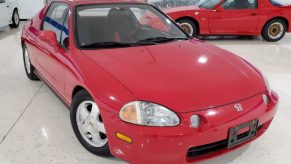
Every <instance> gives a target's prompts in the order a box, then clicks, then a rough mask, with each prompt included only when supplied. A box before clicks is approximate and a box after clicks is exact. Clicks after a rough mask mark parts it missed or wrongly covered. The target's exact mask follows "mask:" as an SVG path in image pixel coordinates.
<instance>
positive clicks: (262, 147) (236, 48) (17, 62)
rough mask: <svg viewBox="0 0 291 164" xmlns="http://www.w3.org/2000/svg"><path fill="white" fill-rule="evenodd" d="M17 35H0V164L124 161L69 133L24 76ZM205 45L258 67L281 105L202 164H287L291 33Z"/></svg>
mask: <svg viewBox="0 0 291 164" xmlns="http://www.w3.org/2000/svg"><path fill="white" fill-rule="evenodd" d="M20 33H21V29H20V28H19V29H13V30H9V29H4V31H2V32H0V163H1V164H2V163H3V164H6V163H7V164H10V163H17V164H18V163H29V164H33V163H37V164H39V163H70V164H71V163H86V164H87V163H98V164H99V163H100V164H106V163H108V164H109V163H110V164H111V163H124V162H122V161H120V160H118V159H115V158H110V159H106V158H100V157H97V156H94V155H92V154H90V153H89V152H87V151H86V150H85V149H84V148H83V147H82V146H81V145H80V144H79V143H78V141H77V139H76V137H75V136H74V134H73V131H72V128H71V125H70V119H69V111H68V110H67V109H66V108H65V107H64V105H63V104H62V103H61V102H60V101H59V100H58V99H57V98H56V97H55V95H54V94H53V93H52V92H51V91H49V90H48V88H47V87H46V86H45V85H43V84H42V82H31V81H29V80H28V79H27V78H26V76H25V73H24V69H23V64H22V56H21V47H20ZM207 41H208V42H211V43H213V44H216V45H218V46H220V47H222V48H225V49H227V50H229V51H232V52H234V53H236V54H238V55H239V56H241V57H243V58H245V59H246V60H248V61H250V62H251V63H253V64H254V65H256V66H257V67H259V68H260V69H261V70H262V71H263V72H264V73H265V74H266V75H267V76H268V77H269V80H270V82H271V84H272V87H273V88H274V89H275V90H276V91H278V93H279V94H280V97H281V102H280V109H279V112H278V114H277V117H276V118H275V120H274V122H273V124H272V126H271V127H270V129H269V131H268V132H267V133H266V134H265V135H264V136H263V137H261V138H260V139H258V140H257V141H255V142H254V143H252V144H251V145H249V146H246V147H244V148H241V149H239V150H237V151H235V152H232V153H230V154H227V155H224V156H221V157H218V158H215V159H212V160H210V161H208V162H206V163H215V164H220V163H221V164H224V163H235V164H239V163H256V164H257V163H279V164H283V163H290V161H291V154H290V152H291V140H290V138H291V128H290V126H291V35H287V36H286V37H285V39H283V40H282V41H280V42H278V43H267V42H265V41H262V40H261V39H260V38H253V39H237V38H215V39H213V38H208V39H207ZM2 138H3V139H2Z"/></svg>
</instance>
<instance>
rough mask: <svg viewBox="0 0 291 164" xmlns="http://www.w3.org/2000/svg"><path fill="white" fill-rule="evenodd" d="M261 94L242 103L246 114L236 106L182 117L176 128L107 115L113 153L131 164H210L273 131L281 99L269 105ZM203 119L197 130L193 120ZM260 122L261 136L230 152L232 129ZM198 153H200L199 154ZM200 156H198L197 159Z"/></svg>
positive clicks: (109, 138) (258, 133)
mask: <svg viewBox="0 0 291 164" xmlns="http://www.w3.org/2000/svg"><path fill="white" fill-rule="evenodd" d="M262 95H263V94H259V95H257V96H254V97H252V98H249V99H247V100H243V101H241V102H239V103H240V104H241V105H242V106H243V107H244V110H243V111H241V112H238V111H236V110H234V107H233V105H234V104H230V105H226V106H222V107H218V108H213V109H208V110H202V111H197V112H191V113H179V114H178V115H179V117H180V118H181V124H180V125H179V126H176V127H144V126H137V125H132V124H128V123H125V122H123V121H121V120H120V119H119V117H118V116H117V115H115V114H112V113H109V112H103V113H102V115H103V117H104V124H105V126H106V131H107V137H108V140H109V145H110V150H111V153H112V154H113V155H114V156H116V157H118V158H121V159H123V160H125V161H128V162H130V163H141V164H143V163H145V164H147V163H151V164H155V163H167V164H172V163H173V164H181V163H193V162H198V161H203V160H207V159H209V158H212V157H215V156H218V155H221V154H224V153H227V152H229V151H232V150H234V149H237V148H238V147H241V146H243V145H245V144H247V143H249V142H251V141H253V140H255V139H256V138H258V137H259V136H261V135H262V134H263V133H264V132H265V131H266V130H267V129H268V127H269V125H270V123H271V122H272V120H273V118H274V115H275V113H276V111H277V104H278V95H277V94H276V93H275V92H273V93H272V95H271V96H270V97H269V98H270V101H269V103H268V104H265V103H264V101H263V99H262ZM192 115H199V116H200V117H201V125H200V127H199V128H197V129H194V128H191V126H190V117H191V116H192ZM252 120H258V121H259V123H258V127H259V128H258V132H257V135H256V136H255V137H254V138H252V139H251V140H248V141H246V142H244V143H242V144H240V145H237V146H234V147H232V148H228V145H227V142H228V135H229V134H228V133H229V129H230V128H232V127H235V126H238V125H240V124H243V123H246V122H249V121H252ZM116 133H122V134H125V135H127V136H129V137H131V138H132V139H133V143H131V144H130V143H127V142H125V141H122V140H120V139H118V138H117V137H116V136H115V134H116ZM197 150H198V151H197ZM197 152H198V155H197Z"/></svg>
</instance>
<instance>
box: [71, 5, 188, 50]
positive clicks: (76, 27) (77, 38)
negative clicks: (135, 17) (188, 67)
mask: <svg viewBox="0 0 291 164" xmlns="http://www.w3.org/2000/svg"><path fill="white" fill-rule="evenodd" d="M124 4H126V5H145V6H151V7H152V8H154V9H155V10H157V11H158V12H159V13H160V14H161V15H163V16H165V17H166V18H168V19H169V20H170V21H171V22H172V23H173V24H174V25H175V26H176V27H177V28H178V29H180V30H181V32H182V33H183V34H185V36H186V38H188V40H189V39H191V38H192V37H191V36H190V35H189V34H188V33H186V32H185V31H184V30H183V29H182V28H181V27H180V26H179V25H178V24H177V23H176V22H175V21H174V20H173V19H172V18H170V17H169V16H168V15H166V14H165V13H164V12H162V11H161V10H160V9H159V8H157V7H156V6H154V5H152V4H148V3H138V2H136V3H101V4H100V3H90V4H80V5H76V6H75V8H74V9H73V12H74V13H73V14H72V15H73V21H72V25H73V29H74V30H73V31H74V42H75V47H76V48H77V49H80V50H86V49H88V48H81V45H80V43H79V35H78V26H77V25H76V23H77V12H78V7H83V6H103V5H124ZM160 44H162V43H160ZM140 46H145V45H136V46H132V47H140ZM149 46H150V45H149ZM116 48H125V47H116ZM127 48H128V47H127ZM94 49H108V48H94Z"/></svg>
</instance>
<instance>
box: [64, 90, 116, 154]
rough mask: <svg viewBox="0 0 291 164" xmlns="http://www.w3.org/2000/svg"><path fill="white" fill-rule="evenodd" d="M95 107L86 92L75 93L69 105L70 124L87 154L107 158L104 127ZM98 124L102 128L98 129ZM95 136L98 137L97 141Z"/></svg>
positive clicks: (107, 147) (107, 146) (107, 151)
mask: <svg viewBox="0 0 291 164" xmlns="http://www.w3.org/2000/svg"><path fill="white" fill-rule="evenodd" d="M95 105H96V103H95V102H94V100H93V99H92V97H91V96H90V95H89V94H88V93H87V92H86V91H84V90H81V91H79V92H77V93H76V94H75V95H74V97H73V101H72V105H71V114H70V117H71V124H72V127H73V130H74V133H75V135H76V137H77V138H78V140H79V142H80V143H81V144H82V145H83V146H84V147H85V148H86V149H87V150H88V151H89V152H91V153H93V154H95V155H98V156H102V157H108V156H111V153H110V149H109V145H108V140H107V136H106V132H105V127H104V124H103V121H102V118H101V114H100V111H99V109H98V106H97V105H96V106H95ZM93 111H95V112H93ZM100 123H101V124H103V128H100V127H101V126H100ZM95 125H96V126H95ZM101 129H103V130H101ZM101 131H102V132H101ZM97 135H99V140H98V137H96V136H97ZM94 138H95V139H94ZM96 140H97V141H96Z"/></svg>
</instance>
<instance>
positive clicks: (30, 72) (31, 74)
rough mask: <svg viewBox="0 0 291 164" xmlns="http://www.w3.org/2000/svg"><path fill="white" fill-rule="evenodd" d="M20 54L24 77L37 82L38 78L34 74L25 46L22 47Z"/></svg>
mask: <svg viewBox="0 0 291 164" xmlns="http://www.w3.org/2000/svg"><path fill="white" fill-rule="evenodd" d="M22 54H23V63H24V70H25V73H26V76H27V77H28V78H29V79H30V80H32V81H39V78H38V77H37V76H36V74H35V73H34V70H35V68H34V67H33V65H32V64H31V62H30V58H29V54H28V50H27V47H26V46H25V45H23V48H22Z"/></svg>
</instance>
